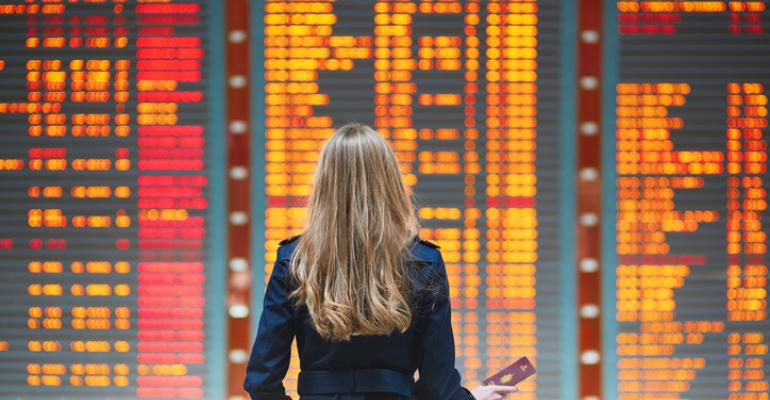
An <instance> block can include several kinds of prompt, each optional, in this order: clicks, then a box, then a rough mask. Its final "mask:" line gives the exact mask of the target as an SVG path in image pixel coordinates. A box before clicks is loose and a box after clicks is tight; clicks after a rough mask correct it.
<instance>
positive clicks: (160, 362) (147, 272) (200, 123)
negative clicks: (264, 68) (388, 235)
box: [0, 0, 224, 399]
mask: <svg viewBox="0 0 770 400" xmlns="http://www.w3.org/2000/svg"><path fill="white" fill-rule="evenodd" d="M214 8H216V7H214ZM208 12H212V11H211V10H210V8H209V7H208V6H207V5H206V4H205V3H203V2H196V1H185V2H176V1H143V2H136V1H88V2H73V1H55V0H54V1H26V2H20V1H15V2H0V24H2V25H3V31H2V44H0V47H1V48H2V52H0V132H1V133H0V141H2V145H0V186H1V187H2V198H3V206H2V212H1V214H2V221H3V223H2V229H1V230H0V254H2V256H1V258H0V260H1V261H0V263H1V264H2V271H3V279H2V282H0V303H1V304H2V306H1V307H0V318H2V324H1V325H0V370H2V374H0V398H3V399H10V398H13V399H52V398H57V399H105V398H111V399H112V398H114V399H117V398H125V399H136V398H147V399H172V398H173V399H177V398H192V399H207V398H218V397H220V396H221V394H220V393H218V391H217V390H216V388H220V390H221V385H223V383H222V380H221V378H220V379H218V381H212V379H210V376H212V374H213V376H216V377H220V376H221V374H220V373H219V372H217V371H216V370H215V369H216V368H220V369H221V368H223V366H222V365H219V366H217V364H216V362H217V360H220V361H219V364H221V357H220V356H219V355H217V354H209V348H210V347H211V346H212V343H211V341H212V340H214V339H215V338H217V337H218V338H220V340H221V338H222V336H223V335H222V333H217V331H216V330H221V329H223V328H222V326H223V325H222V324H221V323H220V324H213V326H216V327H217V328H216V329H214V330H212V329H211V328H210V326H209V325H210V324H209V322H210V321H212V318H214V320H213V321H217V320H218V318H219V317H217V316H212V315H210V314H211V313H210V312H209V309H210V307H211V304H209V302H212V301H213V302H214V305H216V304H219V306H220V307H221V304H220V303H221V300H219V297H221V289H220V290H219V295H217V293H212V292H211V288H212V287H211V281H212V279H209V273H210V272H211V271H210V267H211V264H210V262H209V258H210V254H209V251H210V247H211V245H212V241H211V240H210V237H209V235H212V233H213V234H214V235H213V236H214V237H221V235H218V234H217V233H216V232H212V229H213V228H212V225H211V221H210V220H211V219H212V218H210V215H211V214H212V213H213V212H214V206H215V205H216V204H221V201H219V200H215V199H214V198H213V197H212V195H213V194H214V193H216V192H214V193H212V190H211V189H212V188H213V187H215V186H214V183H213V181H215V180H221V179H222V177H220V176H214V175H213V172H214V171H219V170H221V168H215V167H214V166H213V165H212V163H210V162H209V159H208V158H209V157H211V154H210V151H211V149H212V147H211V146H212V145H211V143H212V142H213V140H210V136H211V132H210V126H209V123H210V121H211V120H212V118H213V117H212V115H211V114H210V113H209V111H208V107H209V104H208V101H209V99H208V98H209V93H208V92H209V90H210V89H209V78H208V74H209V71H208V68H207V66H206V64H207V62H208V57H209V55H208V50H207V46H208V44H207V43H208V42H209V41H208V39H207V37H206V35H207V34H208V32H209V22H208V19H207V17H206V16H207V13H208ZM219 35H220V36H221V33H219ZM222 156H223V155H222V154H219V155H217V157H216V159H217V160H218V162H221V163H223V162H224V159H223V157H222ZM220 196H221V195H220ZM220 218H221V217H220ZM217 240H220V239H217ZM219 273H221V271H220V272H219ZM213 280H216V278H214V279H213ZM219 352H221V349H220V351H219Z"/></svg>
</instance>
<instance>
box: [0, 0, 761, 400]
mask: <svg viewBox="0 0 770 400" xmlns="http://www.w3.org/2000/svg"><path fill="white" fill-rule="evenodd" d="M766 6H767V4H766V1H764V0H759V1H721V0H706V1H682V0H665V1H643V0H639V1H637V0H629V1H610V0H603V1H602V0H582V1H578V2H573V1H568V0H564V1H561V0H526V1H525V0H522V1H508V0H505V1H502V0H501V1H493V0H489V1H486V0H484V1H481V0H478V1H472V0H467V1H440V0H435V1H433V0H422V1H386V0H372V1H369V0H341V1H264V2H263V1H251V2H249V1H244V0H226V1H202V0H139V1H131V0H88V1H77V0H26V1H24V0H17V1H0V27H1V28H0V141H1V142H2V144H1V145H0V154H1V156H0V179H1V180H0V185H1V188H2V190H1V191H0V197H1V198H2V202H0V221H2V223H1V224H0V263H1V264H0V265H1V266H2V273H3V276H2V279H0V318H1V319H0V399H17V400H18V399H24V400H26V399H135V398H143V399H172V398H173V399H175V398H189V399H213V400H218V399H228V400H243V399H245V396H246V394H245V393H244V392H243V391H242V389H241V383H242V380H243V373H244V368H245V362H246V360H247V358H248V353H249V350H250V346H251V343H252V341H253V338H254V335H255V333H256V332H255V328H256V323H257V321H258V319H259V315H260V312H261V305H262V298H263V295H264V289H265V280H266V277H267V276H268V275H269V273H270V271H271V270H272V267H273V262H274V260H275V251H276V249H277V247H278V242H279V241H280V240H282V239H284V238H287V237H289V236H291V235H294V234H296V233H299V232H300V231H301V228H302V221H303V220H302V218H303V215H304V208H303V206H304V204H305V202H306V196H307V194H308V190H309V182H310V179H311V177H312V172H313V168H314V165H315V160H316V158H317V152H318V150H319V149H320V146H321V145H322V143H323V141H324V140H325V139H326V138H327V137H328V136H329V135H331V133H332V132H333V131H334V128H335V127H338V126H340V125H342V124H344V123H346V122H349V121H361V122H365V123H367V124H370V125H372V126H374V127H376V128H377V129H378V131H379V132H380V133H381V134H382V135H383V136H385V137H386V138H387V139H388V140H389V141H390V143H391V144H392V145H393V147H394V149H395V150H396V152H397V154H398V157H399V159H400V160H401V162H402V169H403V172H404V174H405V176H406V178H407V181H408V183H409V185H410V188H411V190H412V191H413V193H414V195H415V198H416V200H417V202H418V206H419V215H420V218H421V221H422V223H423V229H422V231H421V234H420V235H421V237H422V238H424V239H428V240H431V241H433V242H435V243H437V244H438V245H439V246H441V250H442V253H443V255H444V259H445V261H446V264H447V269H448V273H449V279H450V285H451V288H450V290H451V294H452V305H453V328H454V334H455V340H456V354H457V364H456V365H457V368H458V369H459V370H460V371H461V372H462V375H463V383H464V384H465V385H466V386H468V387H472V386H474V385H476V384H478V383H479V382H480V381H481V380H483V379H484V378H485V377H486V376H489V375H492V374H493V373H495V372H496V371H498V370H499V369H501V368H503V367H505V366H506V365H508V364H510V363H512V362H513V361H515V360H516V359H517V358H519V357H521V356H527V357H529V358H530V359H531V360H532V361H533V363H534V364H535V365H536V367H537V369H538V372H539V373H538V374H537V375H536V376H535V377H534V378H530V379H529V380H527V381H526V382H524V383H522V384H521V385H520V386H519V387H520V389H521V392H520V393H518V394H517V395H516V396H515V397H516V399H560V400H570V399H581V400H600V399H626V400H635V399H731V400H739V399H740V400H761V399H768V391H769V388H768V377H767V374H768V373H769V372H770V368H769V367H768V362H770V359H769V358H770V356H768V338H767V335H768V334H770V330H769V329H770V323H769V322H768V320H767V311H766V310H767V287H768V286H767V275H768V270H767V259H766V252H767V229H768V228H766V226H767V225H766V224H767V219H766V216H765V214H766V208H767V189H766V188H765V186H764V182H765V181H767V180H768V172H767V152H768V149H767V141H766V139H765V138H764V135H765V134H766V131H767V117H768V116H767V109H768V104H767V89H765V85H766V84H769V83H770V68H768V62H770V34H769V33H768V29H770V26H769V22H768V15H767V11H766ZM332 240H333V238H332ZM298 371H299V365H298V361H297V358H296V354H295V355H294V356H293V359H292V363H291V367H290V370H289V374H288V376H287V379H286V381H285V383H286V386H287V388H288V390H289V393H290V394H291V395H292V397H293V398H297V396H296V392H295V387H296V375H297V373H298Z"/></svg>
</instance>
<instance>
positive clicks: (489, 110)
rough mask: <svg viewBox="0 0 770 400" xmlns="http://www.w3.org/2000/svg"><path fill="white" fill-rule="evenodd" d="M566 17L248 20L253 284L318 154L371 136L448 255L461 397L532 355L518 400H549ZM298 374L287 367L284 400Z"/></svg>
mask: <svg viewBox="0 0 770 400" xmlns="http://www.w3.org/2000/svg"><path fill="white" fill-rule="evenodd" d="M561 3H562V2H561V1H560V0H543V1H515V2H514V1H463V2H455V1H435V2H434V1H418V2H410V1H358V0H356V1H352V0H348V1H338V2H326V1H302V2H284V1H267V2H265V3H264V7H263V8H261V9H260V10H259V12H258V14H257V16H256V17H255V18H254V20H255V21H264V29H263V30H262V32H261V33H263V35H264V36H263V38H262V41H263V42H262V43H255V44H256V50H255V54H256V60H257V62H259V63H261V64H262V63H263V64H262V65H260V66H259V68H260V69H259V72H258V73H256V74H255V76H257V77H260V75H262V74H263V76H264V87H263V88H259V87H255V90H260V89H263V92H262V93H259V94H258V95H261V96H264V97H263V98H262V100H263V102H264V109H263V110H262V109H259V108H258V111H260V112H263V114H262V115H261V116H259V115H255V117H256V118H263V119H264V138H263V139H264V141H263V142H262V146H264V147H263V150H264V156H263V159H262V160H255V161H256V162H257V165H256V167H255V170H264V171H265V174H266V175H265V178H264V182H265V187H264V201H265V205H266V214H265V228H266V229H265V230H264V231H257V232H256V234H257V235H262V236H264V248H265V250H264V253H263V255H264V257H265V258H264V261H265V263H264V274H256V275H255V276H259V275H261V276H263V277H264V278H265V279H267V277H268V276H269V274H270V272H271V270H272V267H273V262H274V258H275V250H276V248H277V247H278V242H279V241H280V240H281V239H283V238H286V237H289V236H291V235H293V234H295V233H298V232H300V231H301V228H302V224H303V215H304V210H305V209H304V208H303V206H304V204H305V202H306V199H307V195H308V192H309V189H310V182H311V179H312V174H313V170H314V166H315V162H316V159H317V155H318V151H319V150H320V148H321V145H322V144H323V142H324V140H325V139H326V138H328V137H329V136H330V135H331V134H332V133H333V131H334V129H335V128H336V127H339V126H341V125H342V124H344V123H346V122H349V121H361V122H365V123H367V124H370V125H371V126H373V127H375V128H376V129H377V130H378V131H379V132H380V133H381V134H382V135H383V136H385V137H386V138H387V139H388V140H389V142H390V143H391V144H392V146H393V148H394V149H395V151H396V153H397V156H398V158H399V160H400V161H401V165H402V170H403V172H404V174H405V177H406V180H407V181H408V184H409V186H410V188H411V190H413V192H414V194H415V198H416V199H417V202H418V207H419V216H420V219H421V221H422V223H423V225H424V227H423V229H422V231H421V237H422V238H424V239H428V240H431V241H433V242H435V243H436V244H438V245H439V246H440V247H441V251H442V254H443V257H444V260H445V262H446V266H447V271H448V275H449V281H450V292H451V296H452V306H453V328H454V334H455V343H456V355H457V364H456V365H457V367H458V369H459V370H460V371H461V373H462V375H463V383H464V384H465V385H467V386H468V387H472V385H475V384H478V383H479V382H480V381H481V380H483V379H484V378H485V377H486V376H488V375H491V374H492V373H494V372H497V371H498V370H499V369H501V368H503V367H504V366H506V365H508V364H510V363H512V362H513V361H514V360H516V359H517V358H518V357H521V356H527V357H529V358H530V359H531V360H532V361H533V363H534V364H535V365H536V367H537V368H538V371H539V374H538V375H537V376H535V377H534V378H533V379H529V380H527V381H526V382H524V383H522V384H520V385H519V388H520V390H521V392H520V393H517V398H521V399H534V398H542V399H552V398H558V397H559V396H560V395H561V390H562V383H563V382H564V379H566V378H565V376H564V375H563V371H562V368H561V366H562V362H563V360H564V359H565V357H564V355H563V354H561V349H562V345H561V340H562V337H561V336H560V335H562V334H568V335H570V337H572V338H573V339H574V332H570V333H566V332H565V331H564V330H563V329H562V328H563V326H561V324H560V322H559V321H560V319H559V317H560V315H559V306H560V301H561V300H562V297H561V293H562V291H561V289H560V286H559V285H560V282H559V279H560V277H561V275H560V273H559V266H558V264H557V263H558V261H559V256H560V251H561V250H560V243H559V237H558V236H559V229H560V225H559V218H560V210H559V204H558V203H559V196H560V192H559V185H558V180H559V174H560V169H561V168H567V171H566V172H565V173H571V171H573V170H572V169H571V168H572V166H571V165H562V163H561V162H560V153H559V151H560V148H559V132H560V131H559V122H560V121H559V112H560V106H559V104H560V96H559V90H560V89H559V84H560V82H559V77H560V75H559V67H560V56H561V53H560V51H559V40H560V34H561V31H560V24H561V17H562V9H561ZM263 55H264V59H262V58H261V57H262V56H263ZM261 134H262V132H259V131H257V134H256V135H255V138H257V140H261V139H260V138H259V137H260V135H261ZM257 143H259V142H257ZM258 145H259V144H257V145H255V146H258ZM256 190H260V188H256ZM257 229H259V228H257ZM259 256H260V255H259V254H258V253H257V254H255V259H258V257H259ZM261 283H262V285H261V289H264V282H261ZM255 293H262V290H259V291H256V292H255ZM564 293H566V292H564ZM256 296H259V295H256ZM255 300H256V301H257V305H259V304H261V303H260V301H261V298H257V299H255ZM567 306H568V307H572V306H574V302H572V301H571V300H570V301H569V303H568V305H567ZM295 350H296V348H295ZM566 359H570V358H569V356H567V357H566ZM570 367H571V368H574V366H573V365H570ZM298 371H299V365H298V359H297V357H296V354H295V355H294V356H293V357H292V363H291V366H290V372H289V378H288V379H287V381H286V384H287V387H289V388H290V391H291V392H292V393H295V392H294V388H295V387H296V374H297V373H298ZM566 390H571V389H570V388H567V389H566ZM570 393H571V392H570ZM570 395H571V394H570ZM568 396H569V395H568Z"/></svg>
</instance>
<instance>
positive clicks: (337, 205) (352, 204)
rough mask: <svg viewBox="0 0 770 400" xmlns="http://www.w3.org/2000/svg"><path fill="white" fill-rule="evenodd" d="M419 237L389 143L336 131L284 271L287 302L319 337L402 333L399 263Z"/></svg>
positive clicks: (405, 309)
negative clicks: (288, 274) (292, 285)
mask: <svg viewBox="0 0 770 400" xmlns="http://www.w3.org/2000/svg"><path fill="white" fill-rule="evenodd" d="M418 230H419V224H418V220H417V217H416V215H415V212H414V207H413V204H412V202H411V199H410V197H409V194H408V192H407V187H406V185H405V184H404V181H403V179H402V177H401V173H400V170H399V165H398V160H397V159H396V156H395V154H394V153H393V150H392V149H391V148H390V145H389V144H388V142H387V141H385V139H384V138H383V137H382V136H380V135H379V134H378V133H377V132H376V131H375V130H373V129H372V128H370V127H368V126H366V125H363V124H358V123H352V124H347V125H344V126H342V127H340V128H339V129H337V130H336V132H334V134H333V135H332V136H331V137H330V138H329V140H328V141H327V142H326V143H325V145H324V146H323V149H322V150H321V154H320V157H319V160H318V164H317V166H316V171H315V177H314V180H313V187H312V191H311V193H310V199H309V202H308V210H307V225H306V227H305V230H304V232H303V233H302V236H301V237H300V239H299V243H298V245H297V248H296V249H295V251H294V254H293V257H292V268H291V270H292V275H293V276H294V278H295V279H296V280H297V282H298V283H299V285H298V287H297V289H296V290H295V291H294V292H293V293H292V296H293V297H295V299H296V301H297V303H299V304H306V305H307V307H308V311H309V312H310V316H311V318H312V321H313V324H314V325H315V327H316V330H318V332H319V333H320V334H321V335H322V336H324V337H326V338H329V339H334V340H348V339H349V338H350V336H351V335H359V334H388V333H391V332H393V331H394V330H399V331H402V332H403V331H405V330H406V329H407V328H408V327H409V324H410V322H411V312H410V308H409V299H408V290H409V288H408V277H407V275H406V274H407V273H406V270H405V263H404V256H405V251H407V245H408V243H409V242H410V240H411V239H412V238H413V237H414V236H415V235H416V234H417V232H418Z"/></svg>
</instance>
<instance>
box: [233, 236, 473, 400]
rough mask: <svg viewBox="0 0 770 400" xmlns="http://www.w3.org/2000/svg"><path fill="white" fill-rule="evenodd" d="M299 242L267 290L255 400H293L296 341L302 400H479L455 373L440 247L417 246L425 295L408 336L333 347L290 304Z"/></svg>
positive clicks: (253, 382) (255, 362)
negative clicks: (290, 384) (289, 386)
mask: <svg viewBox="0 0 770 400" xmlns="http://www.w3.org/2000/svg"><path fill="white" fill-rule="evenodd" d="M297 237H298V236H294V237H292V238H289V239H286V240H283V241H281V242H280V247H279V248H278V254H277V257H276V261H275V266H274V268H273V271H272V274H271V276H270V279H269V281H268V284H267V290H266V292H265V297H264V303H263V311H262V315H261V317H260V320H259V330H258V333H257V337H256V340H255V341H254V345H253V348H252V351H251V356H250V358H249V362H248V365H247V368H246V379H245V381H244V389H245V390H246V391H247V392H248V393H249V395H250V396H251V398H252V400H286V399H291V398H290V397H289V396H287V395H286V392H285V388H284V385H283V382H282V381H283V378H284V377H285V375H286V372H287V370H288V367H289V359H290V355H291V343H292V340H293V338H294V337H295V336H296V338H297V349H298V352H299V360H300V370H301V372H300V375H299V378H298V379H299V380H298V392H299V394H300V399H301V400H332V399H334V400H396V399H398V400H401V399H409V400H415V399H419V400H475V399H474V397H473V395H471V393H470V392H469V391H468V389H466V388H464V387H463V386H461V382H460V380H461V378H460V374H459V372H458V371H457V369H456V368H455V365H454V363H455V346H454V337H453V333H452V324H451V305H450V301H449V282H448V281H447V274H446V267H445V265H444V260H443V258H442V256H441V252H440V251H439V247H438V246H437V245H436V244H434V243H431V242H429V241H426V240H421V239H420V238H419V237H416V236H415V238H414V239H413V240H412V242H411V244H410V248H411V250H412V254H413V255H414V258H410V259H409V269H408V270H409V273H410V277H411V278H412V283H413V287H414V288H415V290H416V293H417V295H416V296H415V297H414V298H415V300H413V305H412V316H413V317H412V324H411V325H410V327H409V328H408V329H407V330H406V331H405V332H404V333H401V332H398V331H396V332H394V333H392V334H390V335H367V336H353V337H352V339H351V340H350V341H349V342H333V341H328V340H326V339H324V338H322V337H321V336H320V335H319V334H318V332H317V331H316V330H315V328H314V327H313V325H312V323H311V322H310V317H309V315H308V311H307V307H306V306H304V305H303V306H302V307H296V306H294V305H293V304H292V302H293V299H289V298H288V294H289V292H290V291H291V290H292V289H293V287H294V286H293V285H292V284H291V280H290V279H289V275H288V271H287V268H288V265H289V257H290V256H291V254H292V252H293V251H294V248H295V247H296V244H297V242H296V239H297ZM415 370H417V371H418V373H419V378H418V379H417V381H415V380H414V373H415Z"/></svg>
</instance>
